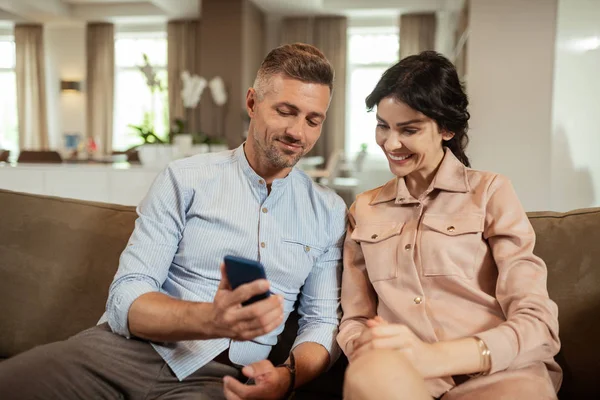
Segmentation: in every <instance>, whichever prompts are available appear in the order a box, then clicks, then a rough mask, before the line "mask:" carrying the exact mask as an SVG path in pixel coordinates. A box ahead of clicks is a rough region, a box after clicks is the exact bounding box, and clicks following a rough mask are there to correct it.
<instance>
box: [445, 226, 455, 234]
mask: <svg viewBox="0 0 600 400" xmlns="http://www.w3.org/2000/svg"><path fill="white" fill-rule="evenodd" d="M446 230H447V231H448V232H454V231H455V230H456V228H454V226H452V225H450V226H449V227H448V228H446Z"/></svg>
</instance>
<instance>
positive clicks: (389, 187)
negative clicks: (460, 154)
mask: <svg viewBox="0 0 600 400" xmlns="http://www.w3.org/2000/svg"><path fill="white" fill-rule="evenodd" d="M433 189H439V190H444V191H447V192H456V193H467V192H469V191H470V190H471V187H470V186H469V180H468V178H467V167H465V165H464V164H463V163H461V162H460V161H459V160H458V159H457V158H456V156H455V155H454V154H453V153H452V151H451V150H450V149H448V148H444V158H443V159H442V163H441V165H440V168H439V169H438V172H437V174H435V177H434V178H433V181H432V182H431V185H430V187H429V189H427V191H426V193H430V192H431V191H432V190H433ZM392 200H396V203H401V204H409V203H414V202H415V201H416V200H414V199H413V198H412V196H411V195H410V193H409V192H408V188H407V187H406V182H405V181H404V178H395V179H392V180H391V181H389V182H387V183H386V184H385V185H383V186H382V187H381V189H380V190H379V192H378V193H377V194H376V195H375V198H374V199H373V200H371V202H370V203H369V204H370V205H375V204H379V203H385V202H388V201H392Z"/></svg>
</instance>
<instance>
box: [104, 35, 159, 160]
mask: <svg viewBox="0 0 600 400" xmlns="http://www.w3.org/2000/svg"><path fill="white" fill-rule="evenodd" d="M144 55H147V56H148V59H149V63H150V65H151V66H152V67H153V68H154V71H155V72H156V76H157V80H158V81H159V82H160V84H161V88H160V90H154V91H152V90H151V89H150V87H149V86H148V84H147V82H146V77H145V76H144V74H143V73H142V72H141V71H140V67H141V66H143V65H144ZM115 64H116V65H115V68H116V70H115V109H114V132H113V150H117V151H124V150H127V149H129V148H131V147H133V146H137V145H139V144H142V142H143V140H142V139H141V137H140V136H138V135H137V134H136V131H135V129H133V128H131V127H130V125H136V126H140V125H147V126H150V127H152V128H153V129H154V133H155V134H156V135H157V136H158V137H159V138H161V139H166V138H167V136H168V131H169V105H168V104H169V103H168V99H167V36H166V33H165V32H153V33H139V32H137V33H135V34H134V33H119V34H117V37H116V39H115Z"/></svg>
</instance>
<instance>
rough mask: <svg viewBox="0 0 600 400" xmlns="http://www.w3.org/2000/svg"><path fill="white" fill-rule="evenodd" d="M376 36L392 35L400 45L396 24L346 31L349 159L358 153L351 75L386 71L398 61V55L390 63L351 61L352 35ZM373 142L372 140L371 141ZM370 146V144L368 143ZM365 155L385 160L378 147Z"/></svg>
mask: <svg viewBox="0 0 600 400" xmlns="http://www.w3.org/2000/svg"><path fill="white" fill-rule="evenodd" d="M369 34H371V35H373V34H375V35H377V34H382V35H389V34H394V35H396V36H397V37H398V43H400V37H399V35H400V32H399V26H398V24H395V25H394V24H385V25H383V26H360V25H359V26H350V27H348V31H347V41H348V54H347V57H346V60H347V62H346V76H347V80H346V93H347V96H346V132H345V135H346V140H345V152H346V154H347V155H348V156H349V157H350V158H354V157H356V156H357V154H358V153H359V152H358V151H356V150H353V149H352V145H351V144H352V140H351V139H350V138H351V126H352V115H353V113H352V75H353V73H354V72H355V71H356V70H361V69H362V70H366V69H384V70H385V69H387V68H389V67H391V66H392V65H393V64H394V63H396V62H397V61H398V60H399V54H398V56H397V59H396V60H395V61H392V62H383V61H381V62H364V63H361V62H353V61H352V60H351V55H350V42H351V39H352V36H354V35H369ZM364 112H365V113H366V112H367V110H366V108H365V110H364ZM372 134H373V136H374V135H375V126H373V131H372ZM373 142H374V140H373ZM369 144H371V143H369ZM367 154H368V155H369V156H373V157H375V158H377V159H380V160H384V159H385V155H384V154H383V153H382V152H381V151H378V147H377V148H375V149H373V148H372V146H369V147H368V149H367Z"/></svg>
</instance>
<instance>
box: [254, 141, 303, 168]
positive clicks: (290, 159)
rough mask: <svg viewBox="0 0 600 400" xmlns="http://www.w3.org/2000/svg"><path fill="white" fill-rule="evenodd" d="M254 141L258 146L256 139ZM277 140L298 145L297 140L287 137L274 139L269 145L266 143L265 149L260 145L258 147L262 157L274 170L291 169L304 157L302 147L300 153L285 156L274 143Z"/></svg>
mask: <svg viewBox="0 0 600 400" xmlns="http://www.w3.org/2000/svg"><path fill="white" fill-rule="evenodd" d="M254 140H255V141H256V142H257V144H258V145H259V143H258V140H257V139H256V137H255V138H254ZM277 140H279V141H281V142H283V143H288V144H294V145H298V144H300V143H299V142H298V141H297V140H295V139H293V138H291V137H289V136H287V135H283V136H278V137H274V138H273V140H272V141H271V142H270V143H268V144H267V145H266V146H265V147H262V146H260V145H259V146H258V147H262V149H263V152H264V157H265V158H266V160H267V161H268V162H269V163H270V164H271V165H272V166H273V167H275V168H292V167H293V166H294V165H296V164H297V163H298V161H300V158H302V156H303V155H304V145H302V151H300V152H298V153H293V154H287V153H286V152H285V151H283V150H282V149H281V148H279V147H278V145H277V144H276V143H275V141H277ZM300 145H301V144H300Z"/></svg>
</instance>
